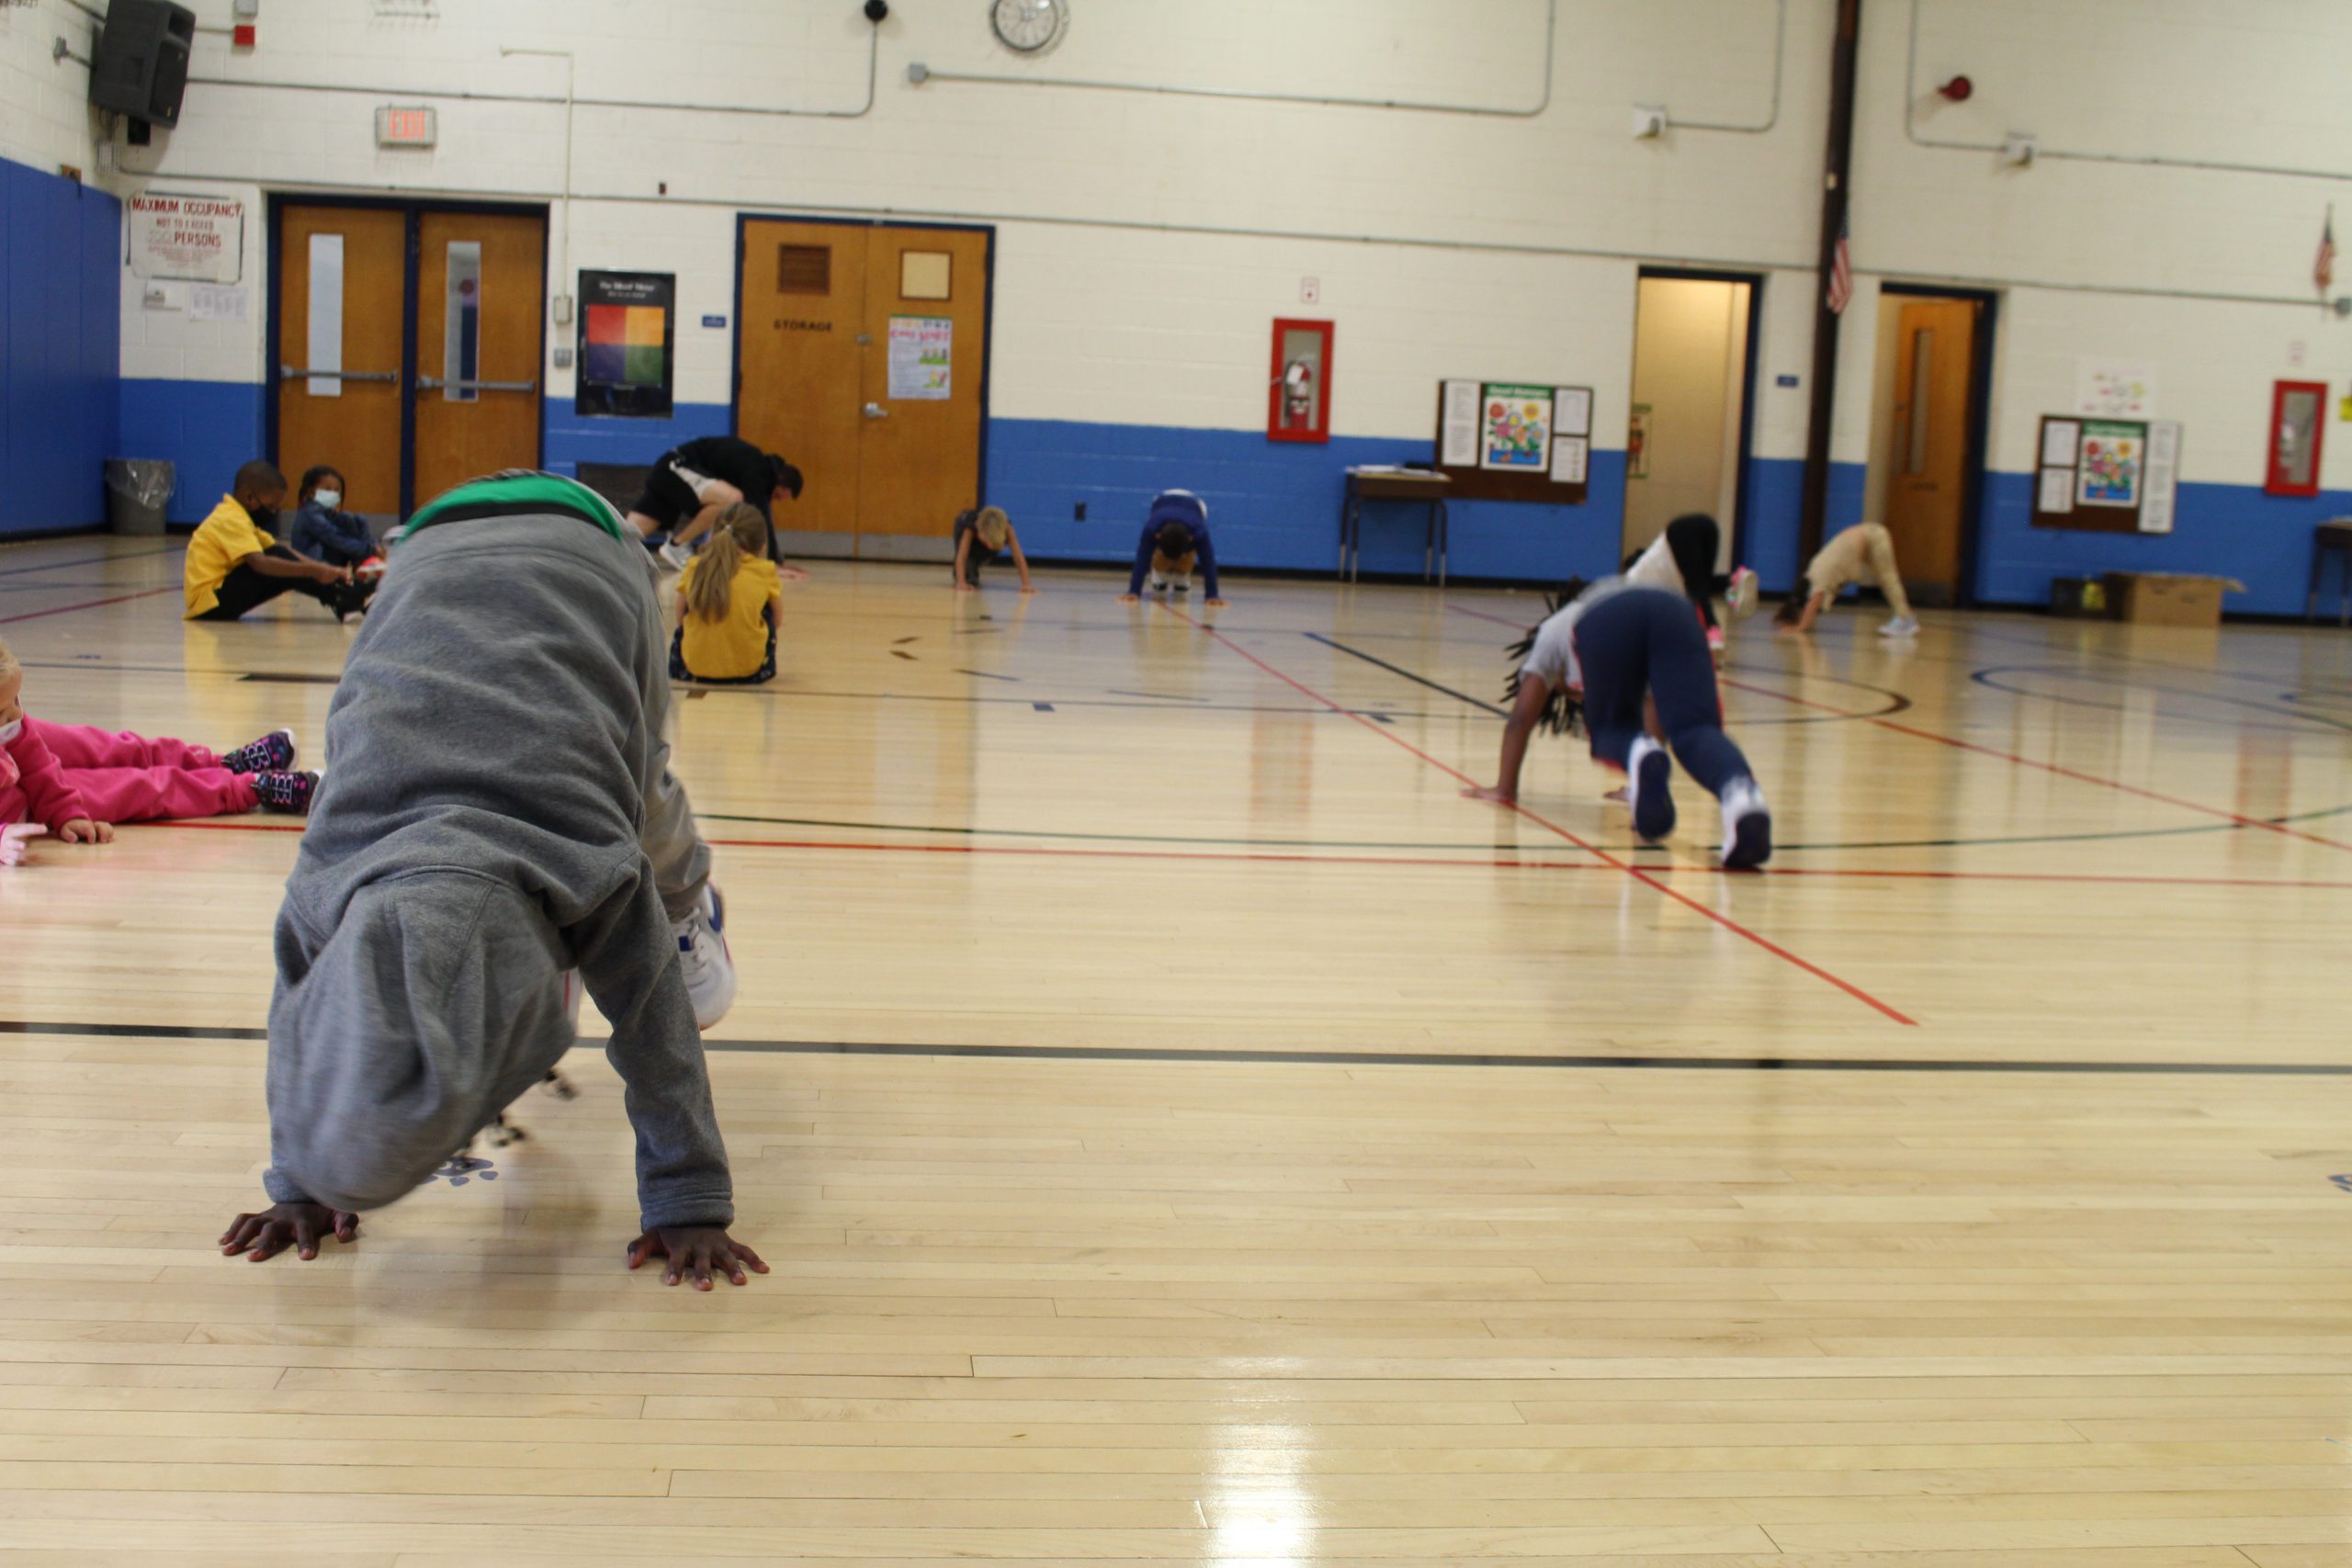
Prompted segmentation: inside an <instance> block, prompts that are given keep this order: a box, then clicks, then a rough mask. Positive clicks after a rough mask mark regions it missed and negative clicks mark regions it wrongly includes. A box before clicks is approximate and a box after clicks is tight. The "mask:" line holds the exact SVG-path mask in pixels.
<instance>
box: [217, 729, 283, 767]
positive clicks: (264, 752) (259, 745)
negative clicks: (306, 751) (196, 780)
mask: <svg viewBox="0 0 2352 1568" xmlns="http://www.w3.org/2000/svg"><path fill="white" fill-rule="evenodd" d="M220 765H221V766H222V767H224V768H226V769H228V770H229V771H230V772H231V773H284V772H285V771H286V770H287V769H288V768H290V767H292V766H293V765H294V732H293V731H292V730H290V729H273V730H271V731H270V732H269V733H268V734H267V735H265V736H263V737H262V738H261V739H258V740H248V741H246V742H245V743H244V744H243V746H240V747H238V748H237V749H236V750H233V751H223V752H221V753H220Z"/></svg>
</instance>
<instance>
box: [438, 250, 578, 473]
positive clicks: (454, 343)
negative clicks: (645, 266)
mask: <svg viewBox="0 0 2352 1568" xmlns="http://www.w3.org/2000/svg"><path fill="white" fill-rule="evenodd" d="M417 244H418V252H417V285H416V287H417V302H416V373H417V382H416V488H415V491H414V496H415V502H414V504H415V505H417V506H423V505H424V503H425V502H428V501H431V500H432V499H433V498H434V497H435V496H436V495H439V494H440V493H441V492H442V491H445V490H447V489H449V488H450V487H451V486H453V485H458V484H462V483H464V482H465V481H466V480H468V479H474V478H478V477H479V476H481V475H482V474H489V473H495V472H497V471H498V470H499V469H501V468H537V466H538V461H539V403H540V388H539V353H540V328H539V323H540V321H541V320H542V318H543V316H544V313H545V310H546V299H545V290H546V288H547V220H545V219H544V218H541V217H539V216H537V215H529V216H525V215H519V214H507V213H469V212H434V211H427V212H424V214H422V215H421V216H420V217H419V219H418V226H417Z"/></svg>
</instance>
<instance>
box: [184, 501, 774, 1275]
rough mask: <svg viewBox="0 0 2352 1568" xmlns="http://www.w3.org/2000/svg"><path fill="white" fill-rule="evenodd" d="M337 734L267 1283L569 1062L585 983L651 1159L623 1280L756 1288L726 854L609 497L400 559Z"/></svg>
mask: <svg viewBox="0 0 2352 1568" xmlns="http://www.w3.org/2000/svg"><path fill="white" fill-rule="evenodd" d="M400 541H401V542H400V543H399V545H398V547H397V549H396V551H395V553H394V555H393V557H392V566H391V570H390V572H388V573H387V574H386V577H385V579H384V586H383V590H382V592H380V593H379V595H378V596H377V599H376V602H375V605H374V608H373V609H372V611H371V612H370V614H369V615H368V623H367V626H366V627H365V629H363V630H362V631H361V632H360V634H359V636H358V637H357V638H356V640H355V641H354V642H353V644H352V648H351V655H350V660H349V662H348V663H347V665H346V666H345V671H344V675H343V681H342V683H341V685H340V687H339V688H338V689H337V691H336V693H335V697H334V706H333V707H332V709H331V710H330V711H329V716H328V719H327V748H328V758H329V761H330V763H331V769H330V771H329V773H327V775H326V777H325V780H324V782H323V783H322V785H321V787H320V790H319V793H318V795H317V796H316V798H315V800H314V802H313V805H312V808H311V820H310V825H309V828H308V829H307V830H306V831H305V832H304V834H303V836H302V846H301V852H300V857H299V858H298V859H297V861H296V863H295V867H294V873H293V874H292V875H291V876H290V877H288V880H287V884H286V902H285V905H284V907H283V908H281V909H280V911H279V913H278V918H277V994H276V996H275V997H274V998H273V999H272V1001H271V1004H270V1010H269V1070H268V1097H269V1116H270V1168H269V1171H268V1173H267V1174H266V1176H265V1177H264V1178H263V1187H264V1189H265V1190H266V1191H267V1193H268V1195H269V1197H270V1199H271V1200H272V1201H273V1204H274V1206H273V1207H271V1208H269V1209H267V1210H265V1211H264V1212H262V1213H248V1214H239V1215H238V1216H237V1218H236V1219H235V1221H233V1222H232V1224H231V1225H230V1227H229V1230H228V1232H227V1233H226V1234H224V1235H222V1236H221V1238H220V1246H221V1249H222V1251H223V1252H224V1253H226V1254H228V1255H230V1256H235V1255H238V1254H241V1253H242V1254H245V1255H247V1256H249V1257H250V1258H252V1259H253V1260H254V1261H255V1262H260V1261H263V1260H265V1259H266V1258H271V1257H274V1256H275V1255H276V1254H277V1253H279V1252H281V1251H283V1250H285V1249H286V1248H287V1247H288V1246H291V1247H294V1248H295V1249H296V1252H297V1254H298V1255H299V1256H300V1257H302V1258H315V1257H316V1256H317V1255H318V1247H319V1243H320V1241H321V1240H322V1238H323V1237H325V1236H326V1235H334V1236H335V1237H337V1238H338V1239H340V1240H344V1241H349V1240H351V1239H352V1238H353V1237H354V1236H355V1235H356V1234H357V1230H358V1220H357V1212H358V1211H360V1210H363V1209H372V1208H379V1207H381V1206H383V1205H384V1204H387V1203H390V1202H391V1201H394V1200H395V1199H398V1198H400V1197H401V1195H403V1194H404V1193H406V1192H408V1191H410V1190H412V1189H413V1188H415V1187H416V1186H417V1185H419V1184H420V1183H421V1182H423V1181H424V1179H426V1178H427V1177H428V1176H430V1175H431V1173H432V1172H433V1171H434V1169H435V1168H436V1167H438V1166H439V1165H441V1164H442V1163H443V1162H444V1161H446V1160H447V1159H448V1158H449V1157H450V1156H452V1155H453V1154H456V1153H458V1152H459V1151H462V1150H463V1149H464V1148H465V1147H466V1146H467V1145H468V1144H469V1142H470V1141H471V1140H472V1137H473V1135H474V1134H475V1133H476V1132H477V1131H479V1130H480V1129H481V1128H482V1127H483V1126H485V1125H486V1124H488V1123H490V1122H492V1120H494V1119H495V1118H496V1117H497V1116H498V1115H499V1113H500V1112H501V1111H503V1110H504V1109H505V1108H506V1107H507V1105H509V1104H510V1103H511V1102H513V1100H515V1098H516V1097H517V1096H518V1095H520V1094H522V1093H523V1092H524V1091H525V1090H526V1089H529V1088H531V1086H533V1085H534V1084H537V1083H538V1082H539V1081H540V1080H541V1079H543V1078H544V1077H546V1076H547V1074H548V1071H549V1070H550V1069H551V1068H552V1067H554V1066H555V1064H556V1063H557V1061H558V1060H560V1058H561V1057H562V1055H563V1054H564V1053H565V1052H566V1051H567V1050H569V1049H570V1048H571V1043H572V1038H573V1036H572V1024H571V1016H570V1013H569V1011H568V1010H567V1006H566V1001H567V986H566V978H565V977H566V974H567V971H570V970H572V969H577V970H578V971H579V972H580V977H581V979H582V981H583V982H584V983H585V985H586V987H587V990H588V994H589V995H590V996H592V997H594V998H595V1000H596V1005H597V1008H598V1009H599V1010H601V1011H602V1012H603V1013H604V1014H605V1017H606V1018H608V1019H609V1020H611V1021H612V1028H613V1034H612V1040H611V1043H610V1044H609V1045H608V1046H607V1047H606V1051H605V1054H606V1055H607V1057H608V1058H609V1059H610V1060H611V1062H612V1064H613V1067H614V1069H615V1070H616V1072H617V1073H618V1074H619V1075H620V1077H621V1081H622V1083H623V1085H624V1086H625V1088H626V1090H627V1107H628V1118H629V1122H630V1124H631V1125H632V1126H633V1127H634V1128H635V1129H636V1131H637V1173H638V1201H639V1208H640V1210H641V1213H640V1217H639V1219H640V1225H641V1228H642V1231H643V1234H642V1235H639V1237H638V1239H637V1240H636V1241H635V1242H633V1243H631V1244H630V1246H629V1248H628V1265H629V1267H630V1268H632V1269H634V1268H637V1267H638V1266H639V1265H640V1264H641V1263H643V1262H644V1261H645V1260H646V1259H647V1258H654V1257H666V1258H668V1259H669V1269H668V1270H667V1273H666V1278H667V1281H668V1282H669V1283H671V1284H673V1285H674V1284H677V1283H678V1282H679V1281H680V1280H682V1279H691V1280H693V1282H694V1283H695V1285H696V1286H697V1288H699V1289H703V1290H708V1289H710V1288H711V1283H712V1272H713V1270H717V1271H718V1272H719V1273H722V1274H725V1275H726V1276H728V1277H729V1279H731V1280H733V1281H734V1282H735V1283H736V1284H739V1285H740V1284H742V1283H744V1272H743V1271H744V1269H746V1268H747V1267H748V1268H750V1269H754V1270H757V1271H758V1272H760V1273H765V1272H767V1265H766V1264H765V1263H763V1262H762V1261H761V1259H760V1258H759V1255H758V1254H757V1253H755V1252H753V1251H752V1248H750V1247H746V1246H744V1245H743V1244H742V1243H741V1242H739V1241H735V1240H733V1239H732V1238H731V1237H729V1235H728V1234H727V1232H728V1227H729V1225H730V1224H733V1222H734V1218H735V1209H734V1202H733V1195H732V1187H731V1184H730V1182H729V1178H728V1168H727V1150H726V1146H725V1145H723V1144H722V1143H721V1142H720V1139H719V1134H718V1119H717V1117H716V1116H715V1115H714V1113H713V1111H712V1110H711V1102H710V1080H709V1077H708V1076H707V1073H706V1070H705V1066H704V1061H703V1049H702V1038H701V1034H700V1032H699V1027H698V1026H707V1025H708V1024H711V1023H715V1022H717V1021H718V1017H719V1016H720V1015H723V1014H724V1013H725V1011H726V1010H727V1006H728V1004H729V1002H730V1001H731V1000H732V998H733V995H734V971H733V967H732V964H731V963H730V962H729V958H728V956H727V953H726V947H725V943H724V941H723V940H722V938H721V936H720V934H719V928H720V924H721V920H722V918H723V917H722V912H721V908H720V905H719V903H718V897H717V894H716V892H715V891H714V890H713V889H712V888H711V887H710V851H709V849H708V848H707V846H706V845H705V844H704V843H703V841H702V840H701V838H700V837H699V835H697V834H696V832H695V827H694V820H693V818H692V816H691V814H690V812H689V809H688V807H687V803H686V795H685V792H684V789H682V788H681V787H680V786H679V784H678V782H677V781H676V780H675V779H674V778H673V777H672V776H671V774H670V769H669V755H670V749H669V745H668V743H667V741H666V740H665V739H663V733H662V728H663V720H664V718H665V717H666V715H667V711H668V707H669V679H668V674H667V671H666V666H667V660H668V649H667V645H666V639H665V637H664V636H663V626H662V611H661V607H660V605H659V604H658V603H657V602H656V600H655V598H654V592H653V580H652V575H651V569H650V564H649V562H648V561H647V559H646V556H645V551H644V548H643V547H641V546H640V545H639V544H638V543H637V542H636V541H635V540H634V539H628V538H625V537H624V536H623V533H622V530H621V525H620V521H619V518H618V516H617V515H616V513H614V512H613V510H612V508H611V507H609V506H608V505H606V504H605V502H604V501H603V500H602V499H601V498H600V497H598V496H597V495H596V494H595V493H594V491H589V490H587V489H585V488H584V487H582V486H580V485H577V484H574V483H572V482H571V480H569V479H558V478H556V477H554V476H552V475H548V474H536V473H510V474H501V475H498V476H495V477H493V478H492V479H483V480H476V481H474V482H473V483H471V484H468V485H464V486H460V487H459V488H458V489H457V490H454V491H450V492H449V493H448V494H447V495H445V496H442V497H441V498H440V499H438V500H436V501H435V502H432V503H431V504H430V505H428V506H426V507H425V508H424V510H423V511H421V512H419V513H417V514H416V516H415V517H414V518H413V520H412V521H411V522H410V523H409V525H408V526H407V527H406V528H405V529H404V530H403V531H402V533H401V536H400Z"/></svg>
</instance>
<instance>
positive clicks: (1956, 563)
mask: <svg viewBox="0 0 2352 1568" xmlns="http://www.w3.org/2000/svg"><path fill="white" fill-rule="evenodd" d="M1896 331H1897V332H1898V333H1900V334H1901V337H1900V341H1899V343H1898V344H1897V346H1896V351H1895V381H1894V453H1893V457H1894V472H1893V473H1891V474H1890V475H1889V476H1888V478H1887V482H1886V529H1887V532H1888V533H1889V534H1891V535H1893V536H1894V558H1895V561H1896V564H1897V565H1898V566H1899V567H1900V568H1901V570H1902V572H1903V581H1904V582H1905V585H1906V586H1909V585H1912V584H1917V589H1916V590H1915V591H1916V592H1920V593H1921V594H1922V596H1923V597H1925V598H1927V599H1928V602H1929V603H1939V602H1941V603H1949V602H1950V595H1951V594H1952V593H1954V592H1957V590H1958V588H1959V586H1960V531H1961V529H1960V525H1961V515H1960V514H1961V508H1962V505H1963V504H1964V503H1965V502H1966V499H1967V491H1968V474H1967V461H1968V401H1969V400H1968V390H1969V380H1970V378H1971V376H1972V375H1973V366H1974V365H1975V363H1976V342H1975V338H1976V305H1975V303H1974V302H1973V300H1967V299H1921V300H1917V301H1911V300H1906V301H1905V303H1904V306H1903V309H1902V310H1901V311H1900V312H1899V314H1898V317H1897V323H1896Z"/></svg>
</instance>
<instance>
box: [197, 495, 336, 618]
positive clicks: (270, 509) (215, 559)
mask: <svg viewBox="0 0 2352 1568" xmlns="http://www.w3.org/2000/svg"><path fill="white" fill-rule="evenodd" d="M285 502H286V476H285V475H284V474H281V473H279V472H278V471H277V468H276V467H275V466H273V465H272V464H270V463H268V462H266V461H264V460H263V459H261V458H258V457H256V458H255V459H254V460H253V461H252V462H250V463H247V464H246V465H245V466H244V467H243V468H239V469H238V470H237V479H236V486H235V489H234V491H232V493H231V494H228V495H224V496H222V497H221V498H220V505H218V506H216V507H214V508H213V509H212V514H211V515H210V516H209V517H207V518H206V519H205V520H204V522H203V523H202V524H201V525H198V528H197V530H196V536H195V537H193V538H191V539H190V540H188V542H187V567H186V569H185V570H184V573H183V578H184V581H183V582H182V585H181V588H182V593H183V596H184V598H185V599H186V601H187V619H188V620H191V621H234V620H238V619H241V618H242V617H243V615H244V614H245V612H246V611H248V610H252V609H255V608H258V607H259V606H261V605H263V604H267V603H269V601H271V600H272V599H275V598H277V596H278V595H279V594H281V593H284V592H287V591H288V590H289V589H290V590H292V591H293V592H297V593H307V594H309V595H310V596H311V598H313V599H316V600H317V601H318V602H319V603H320V604H324V605H325V606H326V607H327V608H328V609H330V610H332V611H334V618H335V619H336V620H338V621H340V620H342V619H344V618H345V616H347V615H351V614H353V613H354V612H355V611H359V610H364V609H366V608H367V607H368V598H369V596H370V595H371V594H372V592H374V591H373V589H372V588H369V587H367V586H363V585H361V584H359V583H357V582H355V581H353V579H352V573H351V571H350V570H348V569H347V568H345V567H336V566H329V565H327V564H326V563H325V562H324V561H315V560H311V559H310V558H308V557H306V556H299V555H296V554H295V553H294V552H293V551H292V550H290V549H288V548H287V547H285V546H284V545H281V544H279V543H278V542H277V538H276V537H275V536H273V535H272V534H270V532H269V527H270V525H272V524H274V523H276V522H277V509H278V508H279V507H280V506H282V505H284V504H285Z"/></svg>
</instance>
